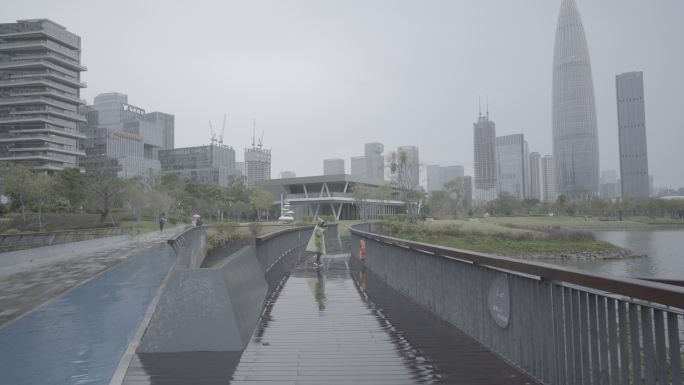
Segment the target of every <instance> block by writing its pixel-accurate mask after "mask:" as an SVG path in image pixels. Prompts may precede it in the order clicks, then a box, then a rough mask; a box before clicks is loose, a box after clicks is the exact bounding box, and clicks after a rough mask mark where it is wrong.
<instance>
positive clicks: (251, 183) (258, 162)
mask: <svg viewBox="0 0 684 385" xmlns="http://www.w3.org/2000/svg"><path fill="white" fill-rule="evenodd" d="M254 126H255V128H254V133H255V134H256V121H255V123H254ZM255 139H256V136H255V135H253V136H252V148H246V149H245V162H244V175H245V180H246V183H247V188H253V187H255V186H256V185H257V182H259V181H264V180H270V179H271V150H267V149H265V148H264V145H263V141H264V132H263V131H262V132H261V136H260V137H259V142H258V143H255Z"/></svg>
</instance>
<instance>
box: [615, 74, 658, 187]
mask: <svg viewBox="0 0 684 385" xmlns="http://www.w3.org/2000/svg"><path fill="white" fill-rule="evenodd" d="M615 88H616V91H617V110H618V137H619V141H620V181H621V183H622V189H621V190H622V196H623V197H626V198H648V197H649V196H650V186H649V180H648V149H647V148H646V110H645V107H644V76H643V73H642V72H627V73H624V74H620V75H617V76H616V77H615Z"/></svg>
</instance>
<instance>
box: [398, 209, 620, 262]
mask: <svg viewBox="0 0 684 385" xmlns="http://www.w3.org/2000/svg"><path fill="white" fill-rule="evenodd" d="M492 219H493V220H490V219H472V220H435V221H430V222H425V223H424V224H422V225H420V224H419V225H418V226H417V227H408V228H406V227H404V228H402V230H400V232H399V233H397V234H393V235H394V236H396V237H399V238H404V239H410V240H414V241H418V242H425V243H432V244H437V245H443V246H449V247H454V248H458V249H463V250H470V251H477V252H482V253H492V254H500V255H513V256H515V255H520V256H522V255H526V254H545V253H546V254H561V253H584V252H617V251H619V250H621V249H620V248H619V247H617V246H615V245H613V244H611V243H608V242H604V241H599V240H593V239H591V237H590V236H589V237H581V236H578V237H575V236H572V235H573V232H575V231H577V230H580V229H582V227H581V226H568V225H566V226H561V228H562V230H564V234H560V235H556V236H552V235H550V234H549V233H548V232H545V231H541V230H534V229H533V228H535V227H536V228H541V227H544V228H551V227H554V226H558V225H556V223H562V222H561V221H549V222H540V221H537V222H535V221H522V223H521V222H520V221H512V219H518V218H492ZM504 219H507V220H504ZM542 219H544V218H542ZM582 221H583V220H582ZM509 223H513V224H516V225H521V226H525V227H529V229H520V228H511V227H507V226H506V225H507V224H509ZM566 223H572V222H566Z"/></svg>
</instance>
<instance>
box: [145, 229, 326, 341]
mask: <svg viewBox="0 0 684 385" xmlns="http://www.w3.org/2000/svg"><path fill="white" fill-rule="evenodd" d="M333 226H334V227H335V228H334V230H333V231H331V233H332V234H333V235H334V236H335V237H336V234H337V231H336V230H337V226H336V225H333ZM311 231H312V228H311V227H306V228H296V229H287V230H283V231H279V232H277V233H273V234H268V235H265V236H262V237H258V238H257V240H256V243H255V245H254V246H245V247H243V248H241V249H240V250H239V251H237V252H235V253H233V254H231V255H229V256H227V257H226V258H225V260H223V261H221V262H219V263H216V264H214V265H213V266H212V267H211V268H198V267H199V266H201V264H202V261H203V260H204V258H205V257H206V233H205V231H204V229H201V228H196V229H191V230H188V231H186V232H185V233H183V234H182V235H181V236H179V237H178V238H177V239H175V240H174V241H171V242H170V243H172V244H173V247H174V250H176V253H177V255H178V259H177V263H176V265H175V266H174V268H173V271H172V272H171V273H170V276H169V278H168V280H167V282H166V284H165V286H164V287H163V288H162V290H163V292H162V294H161V297H160V299H159V303H158V304H157V307H156V309H155V311H154V314H153V316H152V318H151V321H150V323H149V325H148V327H147V330H146V331H145V334H144V335H143V337H142V340H141V342H140V344H139V345H138V349H137V352H139V353H161V352H191V351H223V352H225V351H241V350H243V349H244V348H245V347H246V346H247V343H248V342H249V339H250V338H251V336H252V333H253V331H254V328H255V327H256V325H257V323H258V322H259V317H260V315H261V312H262V307H263V304H264V300H265V299H266V296H267V294H268V293H269V290H272V289H273V288H274V287H275V286H276V283H277V282H280V281H281V280H282V278H283V277H284V276H285V274H286V273H287V271H289V268H291V266H290V265H291V264H288V263H287V262H288V261H289V260H290V259H291V258H288V257H290V256H295V255H299V253H300V252H301V250H302V249H303V247H304V245H306V243H307V242H308V240H309V237H310V236H311ZM229 249H231V247H230V245H228V246H226V250H229Z"/></svg>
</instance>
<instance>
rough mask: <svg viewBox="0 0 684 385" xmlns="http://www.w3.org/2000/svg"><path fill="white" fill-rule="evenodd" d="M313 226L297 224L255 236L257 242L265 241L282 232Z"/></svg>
mask: <svg viewBox="0 0 684 385" xmlns="http://www.w3.org/2000/svg"><path fill="white" fill-rule="evenodd" d="M313 227H314V226H313V225H305V226H297V227H291V228H287V229H282V230H278V231H274V232H272V233H268V234H264V235H259V236H258V237H256V241H257V242H264V241H267V240H269V239H271V238H273V237H276V236H279V235H282V234H287V233H290V232H294V231H299V230H303V229H309V228H313Z"/></svg>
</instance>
